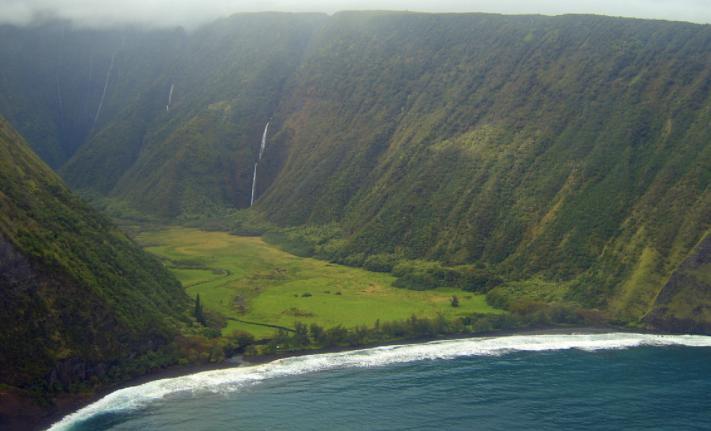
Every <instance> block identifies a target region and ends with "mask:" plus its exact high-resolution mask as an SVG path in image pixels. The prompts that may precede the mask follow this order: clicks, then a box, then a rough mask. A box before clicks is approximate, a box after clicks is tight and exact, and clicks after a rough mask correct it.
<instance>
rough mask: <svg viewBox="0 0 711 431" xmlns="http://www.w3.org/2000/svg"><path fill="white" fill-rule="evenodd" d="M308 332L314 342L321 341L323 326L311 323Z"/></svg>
mask: <svg viewBox="0 0 711 431" xmlns="http://www.w3.org/2000/svg"><path fill="white" fill-rule="evenodd" d="M309 332H310V333H311V338H312V339H313V340H314V342H316V343H321V342H323V332H324V331H323V328H322V327H321V326H319V325H317V324H316V323H312V324H311V326H310V327H309Z"/></svg>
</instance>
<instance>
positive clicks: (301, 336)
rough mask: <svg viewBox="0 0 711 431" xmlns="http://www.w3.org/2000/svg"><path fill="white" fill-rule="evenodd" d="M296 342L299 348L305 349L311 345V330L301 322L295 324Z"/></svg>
mask: <svg viewBox="0 0 711 431" xmlns="http://www.w3.org/2000/svg"><path fill="white" fill-rule="evenodd" d="M294 331H295V334H294V342H295V343H296V345H297V346H298V347H304V346H308V345H309V330H308V328H307V327H306V325H304V324H303V323H301V322H296V323H295V324H294Z"/></svg>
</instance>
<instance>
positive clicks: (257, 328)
mask: <svg viewBox="0 0 711 431" xmlns="http://www.w3.org/2000/svg"><path fill="white" fill-rule="evenodd" d="M137 240H138V241H139V243H140V244H141V245H143V246H144V247H145V248H146V250H147V251H149V252H151V253H153V254H155V255H157V256H159V257H160V258H161V259H163V260H164V262H165V263H166V265H168V267H169V268H170V270H171V271H172V272H173V273H174V274H175V275H176V276H177V278H178V279H179V280H180V281H181V283H183V285H184V286H185V288H186V289H187V291H188V293H189V294H190V295H191V296H192V297H193V298H194V297H195V296H196V295H198V294H199V295H200V298H201V301H202V303H203V304H204V306H205V308H206V309H207V310H209V311H213V312H217V313H219V314H221V315H222V316H224V317H225V318H226V319H227V320H226V323H227V325H226V326H225V327H224V328H223V330H222V332H223V335H229V334H230V333H232V332H233V331H235V330H241V331H245V332H249V333H251V334H253V335H254V336H255V337H256V338H257V339H260V338H269V337H270V336H272V335H273V334H274V333H275V332H276V331H277V329H276V328H277V327H284V328H288V329H292V328H293V327H294V324H295V322H301V323H304V324H307V325H310V324H314V323H315V324H318V325H320V326H322V327H324V328H330V327H335V326H338V325H342V326H343V327H345V328H352V327H356V326H362V325H364V326H368V327H372V326H373V325H375V324H376V322H378V321H379V322H383V323H384V322H389V321H396V320H405V319H408V318H409V317H410V316H412V315H416V316H418V317H421V318H434V317H437V316H438V315H440V314H441V315H442V316H444V317H445V318H447V319H451V318H456V317H460V316H467V315H471V314H472V313H492V314H496V313H501V312H502V311H500V310H497V309H495V308H492V307H491V306H489V305H488V304H487V303H486V301H485V297H484V295H478V294H472V293H470V292H465V291H462V290H459V289H455V288H439V289H434V290H428V291H412V290H406V289H398V288H395V287H393V286H392V283H393V281H394V280H395V277H393V276H392V275H390V274H384V273H376V272H370V271H366V270H363V269H358V268H350V267H347V266H342V265H337V264H332V263H329V262H325V261H321V260H317V259H312V258H303V257H298V256H294V255H292V254H289V253H286V252H284V251H282V250H280V249H278V248H276V247H275V246H273V245H270V244H267V243H265V242H264V241H263V240H262V239H261V238H259V237H242V236H235V235H230V234H228V233H224V232H206V231H201V230H198V229H190V228H182V227H171V228H167V229H162V230H155V231H148V232H143V233H141V234H140V235H138V237H137ZM452 296H457V298H458V300H459V306H458V307H452V305H451V298H452Z"/></svg>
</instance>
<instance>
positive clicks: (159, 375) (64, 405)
mask: <svg viewBox="0 0 711 431" xmlns="http://www.w3.org/2000/svg"><path fill="white" fill-rule="evenodd" d="M611 332H629V333H649V334H660V332H657V331H649V330H642V329H639V330H632V329H630V328H625V327H618V326H612V325H609V326H603V325H601V326H570V327H568V326H547V327H540V328H528V329H521V330H496V331H488V332H483V333H478V334H461V335H452V336H446V337H435V338H432V337H419V338H408V339H401V340H394V341H390V342H385V343H377V344H372V345H367V346H361V347H347V346H339V347H330V348H322V349H306V350H298V351H289V352H284V353H283V354H272V355H259V356H252V357H250V358H249V359H248V360H245V359H244V358H243V357H242V356H235V357H232V358H229V359H227V360H225V361H223V362H220V363H214V364H193V365H176V366H172V367H168V368H164V369H159V370H156V371H152V372H149V373H147V374H144V375H142V376H140V377H136V378H134V379H130V380H127V381H124V382H120V383H115V384H111V385H108V386H105V387H102V388H101V389H99V390H97V391H95V392H93V393H90V394H66V395H63V396H60V397H58V398H56V399H55V400H54V402H55V405H54V406H53V407H51V408H50V409H49V411H48V413H47V414H45V415H43V416H42V417H40V418H37V421H36V422H33V423H30V424H24V426H23V427H22V428H17V429H24V430H46V429H47V428H49V427H50V426H52V425H53V424H55V423H57V422H58V421H60V420H61V419H62V418H64V417H65V416H67V415H69V414H71V413H74V412H76V411H78V410H80V409H82V408H84V407H86V406H88V405H90V404H93V403H95V402H96V401H98V400H100V399H102V398H103V397H105V396H106V395H109V394H110V393H112V392H115V391H118V390H121V389H125V388H129V387H133V386H138V385H141V384H144V383H148V382H150V381H154V380H162V379H170V378H177V377H183V376H187V375H191V374H196V373H201V372H205V371H213V370H222V369H228V368H236V367H243V366H256V365H262V364H267V363H270V362H274V361H276V360H278V359H284V358H291V357H298V356H307V355H318V354H324V353H338V352H347V351H353V350H362V349H371V348H377V347H383V346H395V345H403V344H418V343H428V342H433V341H447V340H461V339H467V338H492V337H508V336H515V335H568V334H605V333H611ZM12 429H13V428H12V427H11V428H10V430H12Z"/></svg>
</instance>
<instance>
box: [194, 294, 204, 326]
mask: <svg viewBox="0 0 711 431" xmlns="http://www.w3.org/2000/svg"><path fill="white" fill-rule="evenodd" d="M195 320H197V321H198V323H200V324H201V325H203V326H205V325H207V321H206V320H205V313H204V311H203V309H202V303H201V302H200V294H199V293H198V294H197V296H195Z"/></svg>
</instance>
